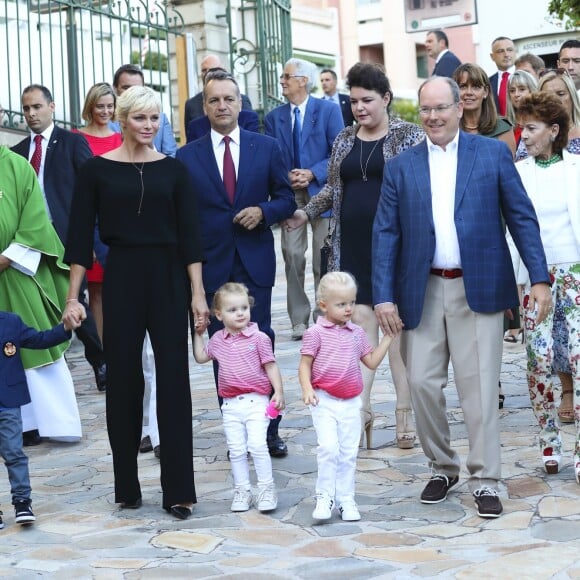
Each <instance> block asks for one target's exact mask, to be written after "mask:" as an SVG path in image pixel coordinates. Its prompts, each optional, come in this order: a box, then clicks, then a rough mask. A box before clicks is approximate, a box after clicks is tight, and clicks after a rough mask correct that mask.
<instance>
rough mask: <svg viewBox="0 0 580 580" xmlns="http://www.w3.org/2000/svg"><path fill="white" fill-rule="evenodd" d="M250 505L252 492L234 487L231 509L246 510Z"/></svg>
mask: <svg viewBox="0 0 580 580" xmlns="http://www.w3.org/2000/svg"><path fill="white" fill-rule="evenodd" d="M251 505H252V492H251V491H250V490H249V489H243V488H240V487H236V489H235V490H234V499H233V501H232V507H231V510H232V511H233V512H247V511H248V510H249V509H250V506H251Z"/></svg>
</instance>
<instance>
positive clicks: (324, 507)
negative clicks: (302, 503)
mask: <svg viewBox="0 0 580 580" xmlns="http://www.w3.org/2000/svg"><path fill="white" fill-rule="evenodd" d="M333 507H334V500H333V499H332V498H331V497H330V496H329V495H328V494H327V493H326V492H324V491H321V492H320V493H317V494H316V507H315V508H314V511H313V512H312V517H313V518H314V519H315V520H329V519H330V518H331V516H332V508H333Z"/></svg>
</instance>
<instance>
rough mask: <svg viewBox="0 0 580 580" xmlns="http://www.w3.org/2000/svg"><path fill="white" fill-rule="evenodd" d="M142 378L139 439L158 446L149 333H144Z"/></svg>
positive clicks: (155, 397)
mask: <svg viewBox="0 0 580 580" xmlns="http://www.w3.org/2000/svg"><path fill="white" fill-rule="evenodd" d="M141 360H142V363H143V378H144V379H145V391H144V393H143V431H142V435H141V437H147V435H149V438H150V439H151V445H152V446H153V447H157V445H159V428H158V427H157V381H156V380H155V356H154V355H153V347H152V346H151V339H150V338H149V333H148V332H146V333H145V340H144V341H143V354H142V355H141Z"/></svg>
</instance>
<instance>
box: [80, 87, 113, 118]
mask: <svg viewBox="0 0 580 580" xmlns="http://www.w3.org/2000/svg"><path fill="white" fill-rule="evenodd" d="M107 95H111V96H112V97H113V117H112V120H114V119H115V113H114V110H115V106H116V104H117V95H116V94H115V91H114V90H113V87H112V86H111V85H110V84H109V83H97V84H96V85H93V86H92V87H91V88H90V89H89V92H88V93H87V96H86V97H85V106H84V107H83V112H82V113H81V116H82V118H83V119H84V120H85V121H86V122H87V123H90V122H91V121H92V120H93V109H94V108H95V106H96V105H97V103H98V102H99V99H102V98H103V97H106V96H107Z"/></svg>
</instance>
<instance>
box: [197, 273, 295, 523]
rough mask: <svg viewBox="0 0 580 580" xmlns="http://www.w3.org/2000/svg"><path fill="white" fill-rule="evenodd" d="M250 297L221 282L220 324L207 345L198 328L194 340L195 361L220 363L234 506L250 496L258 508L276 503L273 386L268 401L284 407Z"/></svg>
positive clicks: (244, 505) (239, 508) (242, 506)
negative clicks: (270, 410)
mask: <svg viewBox="0 0 580 580" xmlns="http://www.w3.org/2000/svg"><path fill="white" fill-rule="evenodd" d="M251 303H252V299H251V297H250V296H249V294H248V289H247V288H246V286H244V285H243V284H239V283H236V282H228V283H227V284H224V285H223V286H221V287H220V288H219V289H218V290H217V291H216V293H215V295H214V300H213V313H214V314H215V316H216V318H217V319H218V320H220V321H221V322H223V325H224V328H223V329H222V330H219V331H218V332H216V333H215V334H214V335H213V336H212V337H211V338H210V340H209V343H208V344H207V347H206V345H205V343H204V339H203V337H202V336H201V334H198V333H196V334H195V336H194V342H193V353H194V356H195V360H196V361H197V362H198V363H205V362H208V361H210V360H215V361H217V362H218V363H219V370H218V394H219V395H220V396H221V397H223V404H222V417H223V423H224V431H225V435H226V441H227V444H228V450H229V456H230V462H231V465H232V476H233V479H234V499H233V501H232V506H231V510H232V511H234V512H245V511H248V510H249V509H250V506H251V505H252V503H253V502H254V501H255V503H256V507H257V508H258V509H259V510H260V511H261V512H266V511H271V510H274V509H276V507H277V505H278V497H277V494H276V487H275V485H274V478H273V476H272V460H271V459H270V453H269V451H268V445H267V443H266V432H267V430H268V425H269V423H270V419H269V417H268V416H267V415H266V408H267V407H268V405H269V403H270V393H271V392H272V389H273V390H274V394H273V395H272V398H271V402H272V403H273V404H274V406H275V408H276V409H277V410H278V411H281V410H282V409H283V408H284V392H283V389H282V377H281V375H280V371H279V369H278V366H277V365H276V360H275V358H274V353H273V351H272V342H271V341H270V338H269V337H268V335H266V334H265V333H263V332H261V331H260V330H258V325H257V324H255V323H254V322H250V305H251ZM248 451H249V452H250V453H251V455H252V460H253V462H254V468H255V469H256V478H257V480H258V494H257V496H256V498H254V497H253V495H252V491H251V484H250V467H249V464H248Z"/></svg>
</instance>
